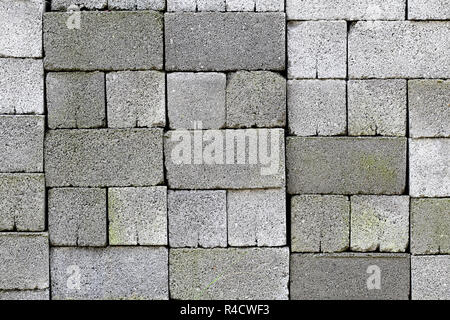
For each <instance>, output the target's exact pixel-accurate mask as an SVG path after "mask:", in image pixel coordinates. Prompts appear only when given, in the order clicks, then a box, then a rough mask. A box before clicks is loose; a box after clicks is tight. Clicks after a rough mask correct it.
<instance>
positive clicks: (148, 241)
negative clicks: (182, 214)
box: [108, 187, 167, 246]
mask: <svg viewBox="0 0 450 320" xmlns="http://www.w3.org/2000/svg"><path fill="white" fill-rule="evenodd" d="M108 219H109V244H110V245H142V246H144V245H153V246H158V245H161V246H163V245H167V187H147V188H110V189H108Z"/></svg>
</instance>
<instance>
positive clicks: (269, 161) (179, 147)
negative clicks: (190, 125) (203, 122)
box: [164, 129, 285, 189]
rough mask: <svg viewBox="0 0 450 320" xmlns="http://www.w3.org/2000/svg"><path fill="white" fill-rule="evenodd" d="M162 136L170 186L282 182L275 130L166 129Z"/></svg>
mask: <svg viewBox="0 0 450 320" xmlns="http://www.w3.org/2000/svg"><path fill="white" fill-rule="evenodd" d="M164 137H165V138H164V144H165V147H164V153H165V164H166V166H165V167H166V173H167V175H166V177H167V181H168V185H169V187H170V188H171V189H255V188H257V189H261V188H271V187H273V188H279V187H284V186H285V172H284V168H285V161H284V159H285V157H284V131H283V130H281V129H247V130H204V131H200V130H195V131H189V132H188V131H169V132H167V133H166V134H165V136H164Z"/></svg>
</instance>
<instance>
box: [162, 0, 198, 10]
mask: <svg viewBox="0 0 450 320" xmlns="http://www.w3.org/2000/svg"><path fill="white" fill-rule="evenodd" d="M196 7H197V0H167V11H169V12H180V11H181V12H189V11H193V12H195V10H196Z"/></svg>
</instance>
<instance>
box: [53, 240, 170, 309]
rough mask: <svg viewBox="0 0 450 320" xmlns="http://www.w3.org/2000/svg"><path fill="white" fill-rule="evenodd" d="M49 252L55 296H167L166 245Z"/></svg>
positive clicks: (78, 297)
mask: <svg viewBox="0 0 450 320" xmlns="http://www.w3.org/2000/svg"><path fill="white" fill-rule="evenodd" d="M50 253H51V257H50V258H51V259H50V272H51V275H52V283H51V286H52V299H54V300H116V299H126V300H166V299H168V295H169V293H168V264H169V261H168V252H167V249H166V248H158V247H108V248H52V249H51V251H50Z"/></svg>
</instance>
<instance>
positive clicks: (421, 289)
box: [411, 256, 450, 300]
mask: <svg viewBox="0 0 450 320" xmlns="http://www.w3.org/2000/svg"><path fill="white" fill-rule="evenodd" d="M449 287H450V256H434V257H433V256H424V257H415V256H412V257H411V288H412V297H411V298H412V299H413V300H450V290H448V288H449Z"/></svg>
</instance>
